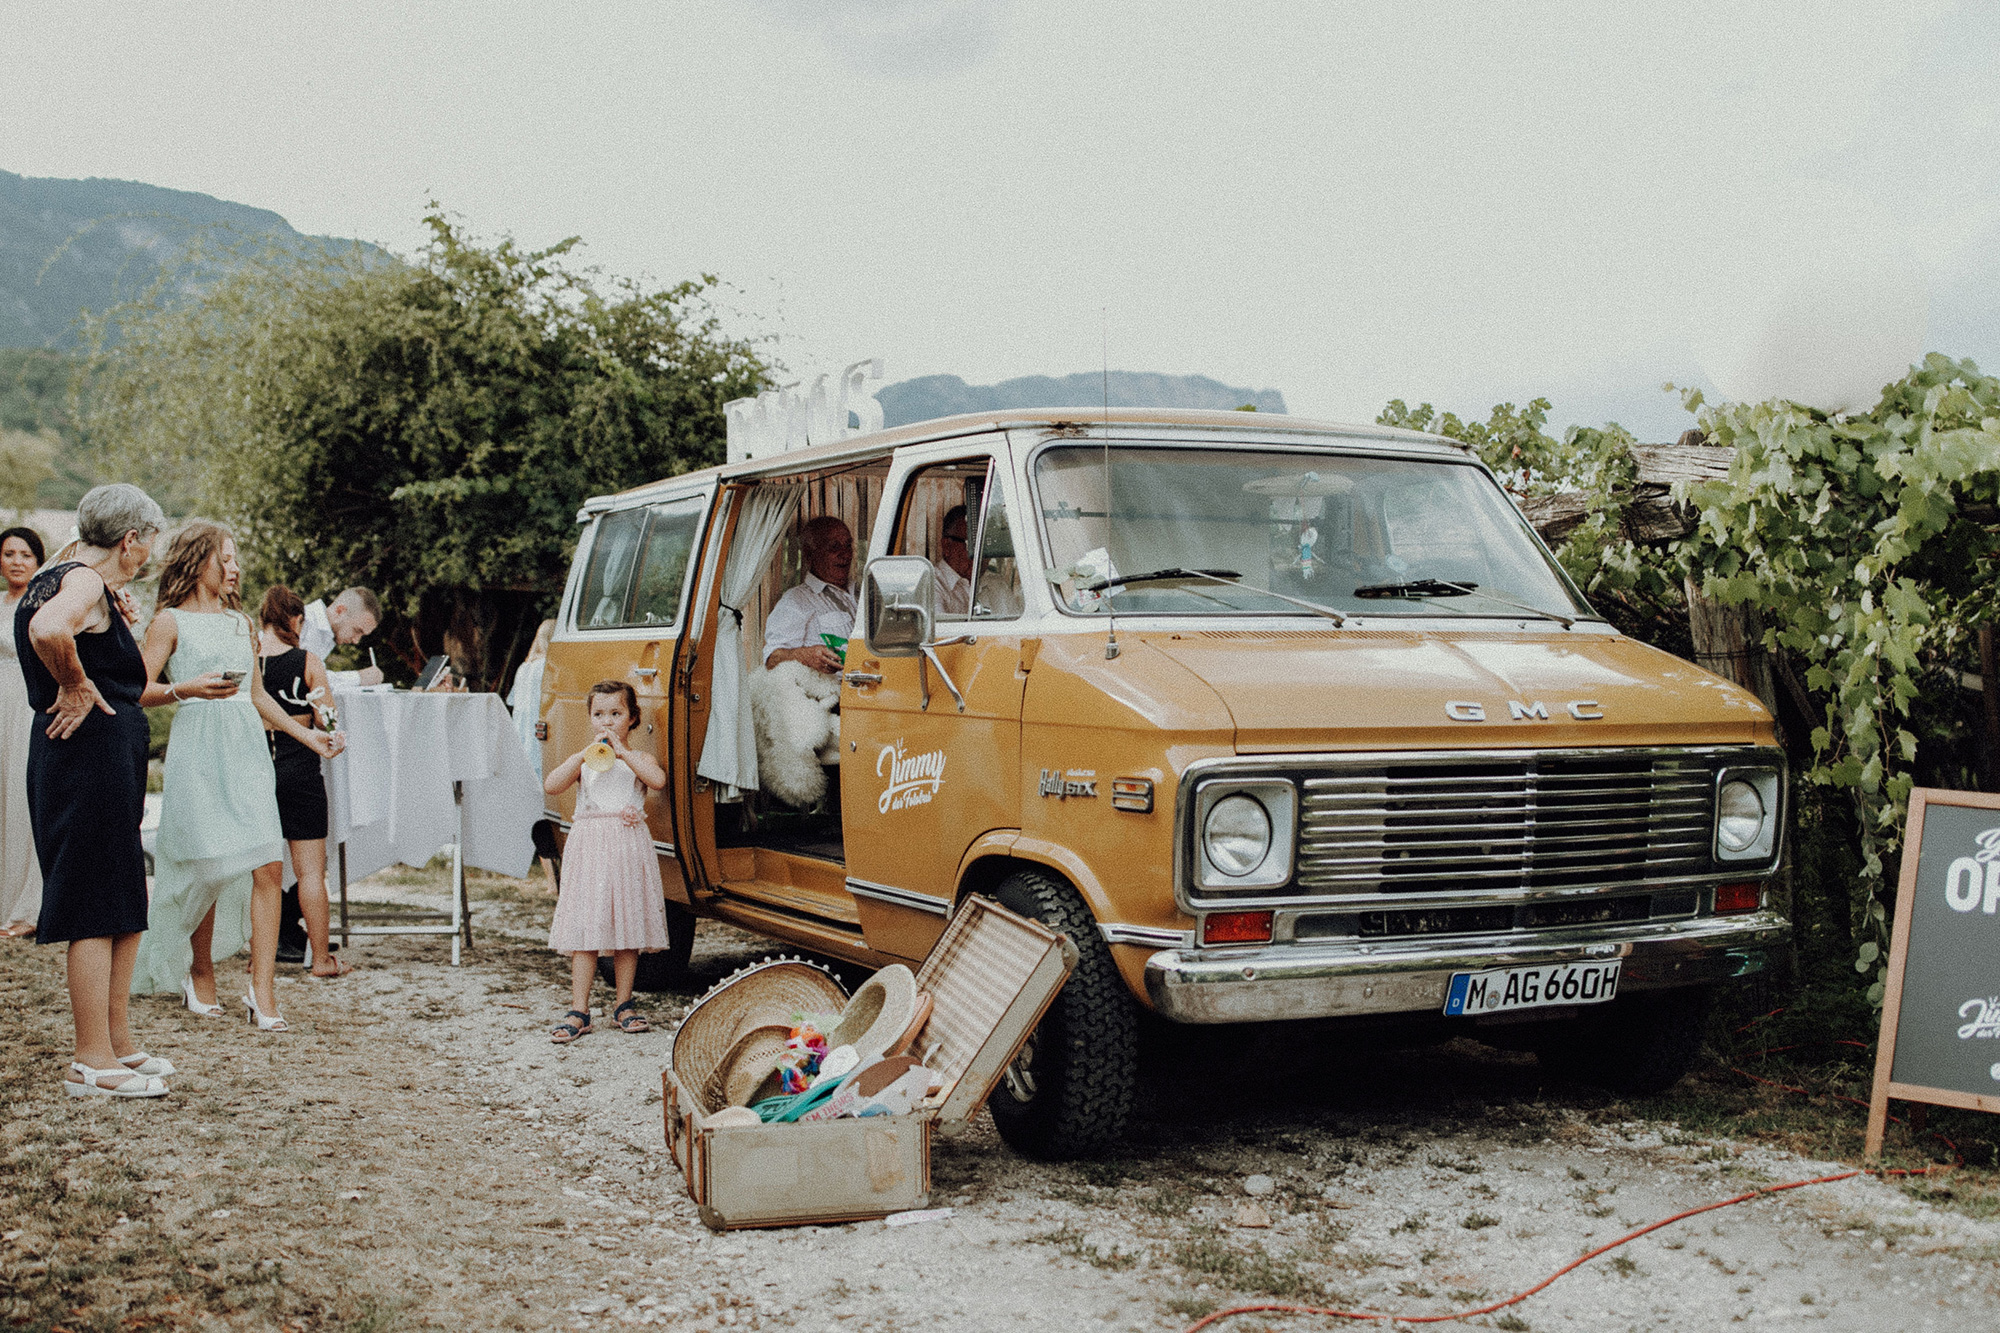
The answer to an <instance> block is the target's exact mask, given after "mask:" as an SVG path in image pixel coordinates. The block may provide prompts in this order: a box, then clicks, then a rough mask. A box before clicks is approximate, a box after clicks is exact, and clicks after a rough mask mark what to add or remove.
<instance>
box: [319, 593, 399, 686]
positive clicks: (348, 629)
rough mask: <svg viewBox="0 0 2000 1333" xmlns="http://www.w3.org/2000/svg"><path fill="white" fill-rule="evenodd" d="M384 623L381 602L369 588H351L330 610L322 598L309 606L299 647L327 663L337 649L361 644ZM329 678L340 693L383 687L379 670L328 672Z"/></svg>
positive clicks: (338, 598) (375, 668)
mask: <svg viewBox="0 0 2000 1333" xmlns="http://www.w3.org/2000/svg"><path fill="white" fill-rule="evenodd" d="M381 623H382V602H381V599H380V598H378V597H376V596H375V594H374V593H372V592H370V591H369V590H368V589H366V588H349V589H348V590H347V591H346V592H343V593H341V594H340V596H338V597H336V598H334V599H333V605H331V606H328V605H327V604H326V602H325V601H323V600H321V599H319V598H315V599H313V600H312V601H310V602H308V603H306V623H305V625H304V626H303V627H302V628H301V630H300V631H299V647H301V648H303V649H305V650H306V651H307V652H309V653H312V654H313V655H315V656H316V657H318V658H319V660H320V661H322V662H324V661H326V656H327V654H328V653H330V652H332V651H333V650H334V648H335V646H336V645H339V644H345V643H360V642H361V641H362V640H363V639H365V638H367V637H368V636H369V635H370V634H373V633H374V632H375V627H376V626H377V625H379V624H381ZM327 676H328V678H329V679H330V680H331V681H332V684H333V687H334V688H335V689H337V690H338V689H352V688H354V687H355V686H357V685H380V684H381V683H382V669H381V668H380V667H372V666H371V667H364V668H363V669H362V670H360V671H329V672H328V673H327Z"/></svg>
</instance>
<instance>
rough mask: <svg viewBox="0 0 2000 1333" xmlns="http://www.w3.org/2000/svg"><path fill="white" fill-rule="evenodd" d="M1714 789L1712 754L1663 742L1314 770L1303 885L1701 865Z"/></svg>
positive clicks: (1350, 888) (1474, 883)
mask: <svg viewBox="0 0 2000 1333" xmlns="http://www.w3.org/2000/svg"><path fill="white" fill-rule="evenodd" d="M1713 786H1714V779H1713V770H1712V769H1711V768H1710V767H1709V765H1708V763H1707V762H1706V761H1704V760H1702V759H1700V758H1698V757H1695V756H1677V755H1661V754H1656V753H1636V754H1631V755H1624V756H1621V755H1618V754H1615V753H1613V754H1610V755H1607V756H1603V757H1599V756H1591V757H1587V758H1586V757H1575V756H1570V755H1561V756H1554V755H1534V754H1528V755H1523V756H1521V757H1520V758H1506V759H1496V758H1488V757H1479V758H1472V759H1453V758H1449V757H1444V756H1440V757H1438V758H1437V759H1435V760H1425V761H1421V762H1409V763H1405V762H1396V761H1383V762H1371V763H1368V764H1364V765H1361V766H1357V767H1354V768H1348V769H1344V770H1342V771H1340V772H1338V773H1336V774H1333V775H1328V776H1313V777H1307V778H1306V779H1305V780H1304V781H1303V782H1302V783H1301V790H1300V796H1301V810H1300V819H1299V854H1298V885H1299V887H1300V888H1301V889H1304V890H1306V891H1308V892H1313V891H1317V892H1320V893H1343V894H1345V893H1449V892H1452V891H1455V890H1466V889H1553V888H1565V887H1595V886H1607V887H1608V886H1613V885H1620V884H1637V883H1642V882H1646V881H1649V880H1657V879H1661V878H1665V877H1670V876H1675V875H1692V874H1700V873H1702V872H1703V871H1704V870H1706V869H1707V867H1708V855H1709V838H1710V830H1711V827H1712V824H1713V807H1714V799H1715V798H1714V792H1713Z"/></svg>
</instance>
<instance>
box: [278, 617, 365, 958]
mask: <svg viewBox="0 0 2000 1333" xmlns="http://www.w3.org/2000/svg"><path fill="white" fill-rule="evenodd" d="M257 618H258V620H259V621H261V622H262V624H263V634H262V637H261V638H259V639H258V641H257V658H258V663H259V665H260V666H261V667H262V669H263V672H264V693H266V694H268V695H270V696H271V697H272V698H273V699H276V700H277V701H278V706H279V707H280V708H283V709H284V710H285V711H286V712H287V713H290V714H291V715H292V716H293V717H295V718H297V719H298V720H299V721H301V722H303V723H305V724H306V725H307V726H309V727H312V726H317V725H319V717H320V713H321V710H322V709H324V711H325V712H326V713H329V714H330V713H332V712H333V687H332V686H331V685H330V684H329V683H328V681H327V678H326V664H325V663H324V662H322V661H320V659H319V655H318V654H317V653H310V652H307V651H306V650H305V649H304V648H301V647H299V628H300V626H302V625H304V624H305V619H306V608H305V603H304V602H302V601H300V600H299V595H298V594H297V593H295V592H293V591H292V590H291V589H290V588H287V587H286V586H285V585H284V584H282V583H279V584H274V585H273V586H272V587H271V588H269V589H268V590H266V591H265V593H264V603H263V606H262V607H261V608H260V609H259V611H258V616H257ZM269 734H270V737H271V764H272V766H273V767H274V768H275V769H276V770H277V774H278V824H279V826H280V828H281V829H282V830H283V832H284V835H285V842H286V845H287V847H288V849H289V850H290V852H291V854H292V873H293V874H295V875H297V876H298V880H299V885H298V903H299V911H300V914H301V915H303V916H304V917H305V919H306V938H307V939H308V940H309V941H311V943H312V974H313V975H314V976H316V977H340V976H346V975H347V974H348V973H349V972H352V971H353V970H354V969H353V968H351V967H349V966H348V965H347V964H346V963H343V962H341V961H340V960H339V959H338V958H336V957H334V956H333V952H332V950H331V948H330V947H329V943H328V939H327V936H328V934H329V928H328V927H329V923H328V920H327V917H328V909H327V902H326V780H325V778H324V777H322V776H321V773H320V764H319V756H318V755H317V754H315V753H314V752H313V751H311V750H308V749H307V748H306V747H305V746H303V745H301V744H299V743H298V742H297V741H295V740H293V739H292V738H291V737H290V736H287V735H285V734H283V733H282V732H277V731H273V732H271V733H269ZM334 743H335V744H336V746H338V745H340V744H341V743H342V738H341V737H340V736H338V735H336V736H335V737H334ZM334 753H335V754H338V753H340V751H339V750H338V749H336V750H335V751H334Z"/></svg>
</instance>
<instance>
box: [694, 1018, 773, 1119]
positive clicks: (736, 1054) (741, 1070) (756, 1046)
mask: <svg viewBox="0 0 2000 1333" xmlns="http://www.w3.org/2000/svg"><path fill="white" fill-rule="evenodd" d="M791 1031H792V1029H791V1025H790V1024H789V1023H764V1024H760V1025H759V1026H757V1027H753V1028H751V1029H750V1030H749V1031H748V1032H745V1033H744V1034H743V1035H742V1036H740V1037H738V1038H737V1039H736V1040H735V1041H734V1042H732V1043H731V1044H730V1047H729V1050H728V1052H727V1053H725V1054H724V1055H723V1057H722V1062H721V1063H720V1064H718V1065H717V1066H716V1068H715V1072H714V1073H713V1074H711V1075H710V1076H709V1080H708V1083H707V1086H706V1087H704V1088H703V1090H702V1102H703V1106H702V1110H704V1111H708V1112H715V1111H720V1110H721V1109H722V1108H723V1107H725V1106H748V1105H750V1104H751V1103H752V1102H755V1101H759V1100H761V1099H762V1098H764V1097H770V1096H775V1095H776V1094H777V1093H778V1092H779V1091H780V1089H779V1088H778V1086H777V1084H776V1082H775V1079H776V1077H777V1075H776V1070H777V1066H778V1059H779V1057H781V1056H782V1055H784V1053H785V1039H786V1038H787V1037H789V1036H790V1035H791ZM766 1084H769V1085H770V1086H769V1087H768V1089H767V1088H766V1086H765V1085H766Z"/></svg>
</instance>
